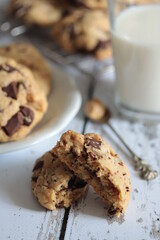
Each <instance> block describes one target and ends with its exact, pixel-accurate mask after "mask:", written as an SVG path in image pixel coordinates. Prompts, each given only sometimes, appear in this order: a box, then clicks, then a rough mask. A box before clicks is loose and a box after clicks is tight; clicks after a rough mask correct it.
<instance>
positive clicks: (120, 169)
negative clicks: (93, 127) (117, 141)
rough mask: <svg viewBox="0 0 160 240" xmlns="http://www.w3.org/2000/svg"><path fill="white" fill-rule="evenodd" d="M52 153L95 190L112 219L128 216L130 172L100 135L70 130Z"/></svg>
mask: <svg viewBox="0 0 160 240" xmlns="http://www.w3.org/2000/svg"><path fill="white" fill-rule="evenodd" d="M52 153H53V154H54V155H56V156H57V157H58V158H59V159H61V161H62V162H64V163H65V164H66V165H67V166H68V167H69V168H70V170H72V171H73V172H74V173H75V174H76V175H77V176H78V177H79V178H81V179H83V180H84V181H85V182H87V183H88V184H90V185H91V186H92V187H93V188H94V190H95V191H96V192H97V194H98V195H99V196H100V197H101V198H102V199H103V201H104V203H105V204H106V205H107V206H108V213H109V214H110V215H116V216H117V217H119V216H120V214H121V213H124V212H125V210H126V208H127V205H128V203H129V199H130V192H131V180H130V174H129V171H128V168H127V167H126V165H125V164H124V162H123V161H122V160H121V159H120V158H119V156H118V155H117V154H115V152H114V151H113V149H112V148H111V146H110V145H109V144H108V143H107V142H105V141H104V140H103V139H102V138H101V137H100V136H99V135H97V134H86V135H82V134H79V133H76V132H73V131H71V130H69V131H68V132H66V133H64V134H63V135H62V137H61V139H60V141H59V142H58V143H57V145H56V146H55V147H54V148H53V150H52Z"/></svg>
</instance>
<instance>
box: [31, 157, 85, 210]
mask: <svg viewBox="0 0 160 240" xmlns="http://www.w3.org/2000/svg"><path fill="white" fill-rule="evenodd" d="M31 183H32V190H33V194H34V196H35V197H36V198H37V200H38V201H39V203H40V204H41V205H42V206H43V207H45V208H47V209H49V210H54V209H56V208H59V207H66V208H68V207H69V206H71V204H72V203H73V202H75V201H76V200H78V199H79V198H80V197H81V196H82V195H83V193H84V192H85V191H86V188H87V184H86V183H85V182H84V181H83V180H81V179H79V178H78V177H76V176H75V175H74V173H73V172H72V171H71V170H69V168H68V167H67V166H66V165H65V164H64V163H62V162H61V161H60V159H59V158H58V157H56V156H55V155H54V154H53V153H52V152H47V153H46V154H44V155H43V156H42V157H41V158H39V159H38V160H37V161H36V164H35V166H34V168H33V175H32V180H31Z"/></svg>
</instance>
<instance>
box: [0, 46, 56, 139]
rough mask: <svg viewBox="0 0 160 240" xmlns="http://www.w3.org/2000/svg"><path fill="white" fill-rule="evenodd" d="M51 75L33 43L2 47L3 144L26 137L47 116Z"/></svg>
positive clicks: (0, 100) (0, 98) (0, 106)
mask: <svg viewBox="0 0 160 240" xmlns="http://www.w3.org/2000/svg"><path fill="white" fill-rule="evenodd" d="M51 80H52V75H51V71H50V69H49V67H48V65H47V63H46V62H45V60H44V58H43V57H42V56H41V54H40V53H39V52H38V50H37V49H35V48H34V47H33V46H32V45H30V44H12V45H8V46H5V47H1V48H0V142H8V141H13V140H19V139H21V138H24V137H25V136H26V135H27V134H28V133H29V132H30V131H31V130H32V129H33V127H35V126H36V125H37V124H38V123H39V121H40V120H41V119H42V117H43V116H44V114H45V112H46V110H47V106H48V102H47V95H48V94H49V92H50V89H51Z"/></svg>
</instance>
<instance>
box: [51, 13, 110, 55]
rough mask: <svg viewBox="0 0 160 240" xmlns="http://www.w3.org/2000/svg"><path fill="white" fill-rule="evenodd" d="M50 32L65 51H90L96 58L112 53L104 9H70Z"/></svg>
mask: <svg viewBox="0 0 160 240" xmlns="http://www.w3.org/2000/svg"><path fill="white" fill-rule="evenodd" d="M52 32H53V38H54V39H56V40H57V42H58V43H59V44H60V46H61V47H62V48H64V49H65V50H67V51H70V52H86V53H91V54H93V55H95V56H96V57H97V58H98V59H103V58H105V57H110V56H111V54H112V51H111V43H110V32H109V21H108V18H107V17H106V12H105V11H100V10H92V11H91V10H86V9H83V10H77V11H71V12H69V13H68V14H66V15H65V16H64V17H63V18H62V19H61V20H60V21H58V22H57V24H56V25H55V26H54V27H53V30H52Z"/></svg>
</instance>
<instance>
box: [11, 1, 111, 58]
mask: <svg viewBox="0 0 160 240" xmlns="http://www.w3.org/2000/svg"><path fill="white" fill-rule="evenodd" d="M10 13H11V15H12V16H13V17H14V18H16V19H19V20H20V21H23V22H24V23H25V24H26V25H28V26H33V25H38V26H40V27H45V28H46V27H50V29H51V35H52V37H53V39H54V40H56V41H57V42H58V43H59V45H60V46H61V47H62V48H64V49H65V50H67V51H69V52H83V53H90V54H93V55H95V56H96V57H97V58H98V59H104V58H106V57H110V56H111V54H112V51H111V44H110V32H109V20H108V16H107V1H106V0H98V1H97V0H34V1H32V0H27V1H26V0H12V1H11V4H10ZM42 30H43V29H42Z"/></svg>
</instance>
